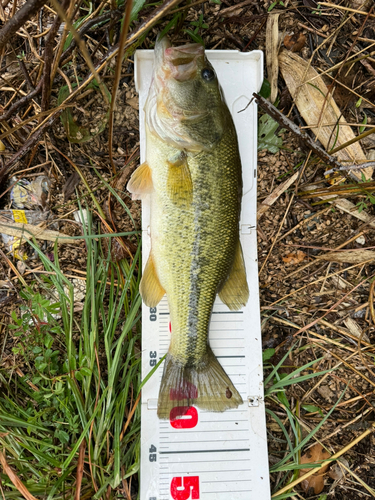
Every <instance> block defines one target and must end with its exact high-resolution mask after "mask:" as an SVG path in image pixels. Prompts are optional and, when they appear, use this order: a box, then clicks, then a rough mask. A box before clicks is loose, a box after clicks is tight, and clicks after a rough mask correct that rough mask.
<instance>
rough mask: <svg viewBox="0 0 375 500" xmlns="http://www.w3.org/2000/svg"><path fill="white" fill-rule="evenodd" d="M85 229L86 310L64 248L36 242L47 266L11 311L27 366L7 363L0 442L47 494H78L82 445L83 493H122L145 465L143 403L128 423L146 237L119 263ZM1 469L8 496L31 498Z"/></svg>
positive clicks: (137, 382) (28, 482) (23, 476)
mask: <svg viewBox="0 0 375 500" xmlns="http://www.w3.org/2000/svg"><path fill="white" fill-rule="evenodd" d="M91 227H92V222H91V221H90V223H89V224H88V228H91ZM85 236H86V238H85V243H86V248H87V270H86V271H87V275H86V278H87V280H86V297H85V300H84V304H83V310H82V312H81V313H77V312H74V302H75V298H74V288H73V285H72V283H71V281H70V280H69V279H68V278H66V277H65V276H64V274H63V273H62V271H61V269H60V266H59V257H58V251H57V248H55V252H54V262H51V261H50V260H49V259H48V258H47V257H46V256H45V255H44V254H43V253H42V252H41V251H40V250H39V247H38V246H37V244H36V243H35V242H34V243H32V245H33V246H34V248H35V250H36V251H37V252H38V254H39V258H40V260H41V261H42V263H43V265H44V269H45V271H47V272H48V274H44V275H39V278H36V281H34V282H33V283H31V284H30V285H28V286H27V287H24V288H23V289H22V291H21V292H20V295H21V297H22V305H21V308H20V312H19V313H17V314H16V313H13V315H12V316H13V322H12V323H13V324H12V325H10V328H11V330H12V331H11V334H12V336H13V337H16V338H17V343H16V345H15V347H14V348H13V350H14V354H16V355H17V359H22V360H23V361H24V365H23V367H22V372H23V373H24V376H20V375H19V374H18V375H17V374H16V371H15V368H14V367H11V368H9V369H6V368H2V369H1V371H0V378H1V383H2V392H1V395H0V449H2V450H3V452H4V453H5V455H6V457H7V461H8V464H9V465H10V466H11V467H12V468H13V470H14V471H15V472H16V474H17V476H18V478H19V479H20V480H21V481H23V483H24V484H25V486H26V487H27V489H28V490H29V492H30V493H31V494H32V495H35V496H39V497H40V496H42V497H43V498H46V499H47V500H53V499H63V498H64V499H73V498H74V494H75V491H76V476H77V465H78V456H79V451H80V449H82V450H83V449H85V453H84V473H83V476H82V485H81V493H80V498H87V499H89V498H90V499H91V498H92V499H99V498H104V497H105V498H116V488H118V487H119V486H122V481H123V480H126V479H127V478H129V477H130V476H132V475H134V474H136V473H137V471H138V469H139V436H140V405H139V406H137V407H136V408H135V411H134V415H133V416H132V418H131V419H130V420H129V425H128V426H127V427H126V429H125V430H124V424H125V422H127V420H128V417H129V413H130V412H131V411H132V409H134V405H135V404H136V400H137V396H138V394H139V392H140V388H141V375H140V363H141V357H140V345H139V342H140V311H141V309H140V307H141V297H140V295H139V290H138V285H139V279H140V273H139V272H138V271H139V269H140V266H141V262H140V250H141V245H138V250H137V253H136V255H135V256H134V259H133V260H132V262H130V263H129V262H128V261H126V260H122V261H120V262H119V263H117V264H114V263H112V262H110V258H109V257H107V256H106V253H105V251H104V250H103V248H104V247H105V245H102V242H103V241H104V240H103V238H94V237H93V236H94V234H93V233H92V231H91V230H90V229H88V230H87V233H86V234H85ZM56 316H58V317H56ZM22 372H21V375H22ZM0 477H1V481H2V488H3V490H4V493H5V497H6V498H7V499H20V500H21V499H23V498H24V497H23V496H22V495H21V494H20V493H19V491H18V490H17V488H16V487H15V486H14V485H13V484H12V482H11V481H10V479H9V477H8V476H7V475H6V474H4V473H3V472H2V473H1V474H0ZM108 492H110V493H109V495H110V496H107V495H108Z"/></svg>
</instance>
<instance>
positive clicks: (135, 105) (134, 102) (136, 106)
mask: <svg viewBox="0 0 375 500" xmlns="http://www.w3.org/2000/svg"><path fill="white" fill-rule="evenodd" d="M126 104H128V105H129V106H131V107H132V108H133V109H137V110H138V109H139V101H138V97H137V96H135V97H131V98H130V99H126Z"/></svg>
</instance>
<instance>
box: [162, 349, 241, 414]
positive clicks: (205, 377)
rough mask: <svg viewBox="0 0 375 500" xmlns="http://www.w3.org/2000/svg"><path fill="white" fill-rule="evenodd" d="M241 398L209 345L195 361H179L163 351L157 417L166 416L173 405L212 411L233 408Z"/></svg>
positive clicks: (238, 403) (239, 402) (174, 406)
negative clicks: (204, 352)
mask: <svg viewBox="0 0 375 500" xmlns="http://www.w3.org/2000/svg"><path fill="white" fill-rule="evenodd" d="M242 403H243V400H242V398H241V396H240V394H239V392H238V391H237V389H236V388H235V387H234V385H233V383H232V381H231V380H230V378H229V377H228V375H227V374H226V373H225V371H224V369H223V367H222V366H221V364H220V363H219V361H218V360H217V359H216V356H215V355H214V353H213V352H212V350H211V348H210V347H207V353H206V354H205V356H204V357H203V358H202V359H201V360H200V361H199V362H198V363H197V364H187V365H184V364H182V363H181V362H180V361H179V360H177V359H176V358H174V357H173V356H172V355H171V354H170V353H168V354H167V357H166V359H165V364H164V372H163V377H162V381H161V385H160V391H159V400H158V417H159V418H163V419H169V418H170V413H171V410H172V409H173V408H176V407H182V406H184V407H189V406H192V405H195V406H197V407H198V408H201V409H202V410H209V411H215V412H222V411H224V410H228V409H230V408H237V407H238V405H240V404H242Z"/></svg>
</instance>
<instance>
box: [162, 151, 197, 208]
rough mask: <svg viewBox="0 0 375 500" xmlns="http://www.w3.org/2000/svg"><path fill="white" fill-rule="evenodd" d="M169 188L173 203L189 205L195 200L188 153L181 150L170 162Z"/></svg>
mask: <svg viewBox="0 0 375 500" xmlns="http://www.w3.org/2000/svg"><path fill="white" fill-rule="evenodd" d="M167 163H168V181H167V190H168V194H169V196H170V198H171V199H172V201H173V203H175V204H176V205H178V206H181V205H184V204H185V205H189V204H190V203H191V202H192V200H193V183H192V181H191V175H190V170H189V165H188V162H187V158H186V154H185V153H184V152H183V151H181V153H179V154H178V155H177V156H176V157H175V158H172V159H171V160H169V161H168V162H167Z"/></svg>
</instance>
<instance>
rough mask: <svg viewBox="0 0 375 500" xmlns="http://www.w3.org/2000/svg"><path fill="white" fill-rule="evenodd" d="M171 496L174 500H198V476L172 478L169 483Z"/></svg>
mask: <svg viewBox="0 0 375 500" xmlns="http://www.w3.org/2000/svg"><path fill="white" fill-rule="evenodd" d="M182 482H183V483H184V484H183V485H182ZM190 494H191V496H190ZM171 495H172V498H173V499H174V500H189V499H190V498H191V499H192V500H195V499H199V476H189V477H174V478H173V479H172V482H171Z"/></svg>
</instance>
